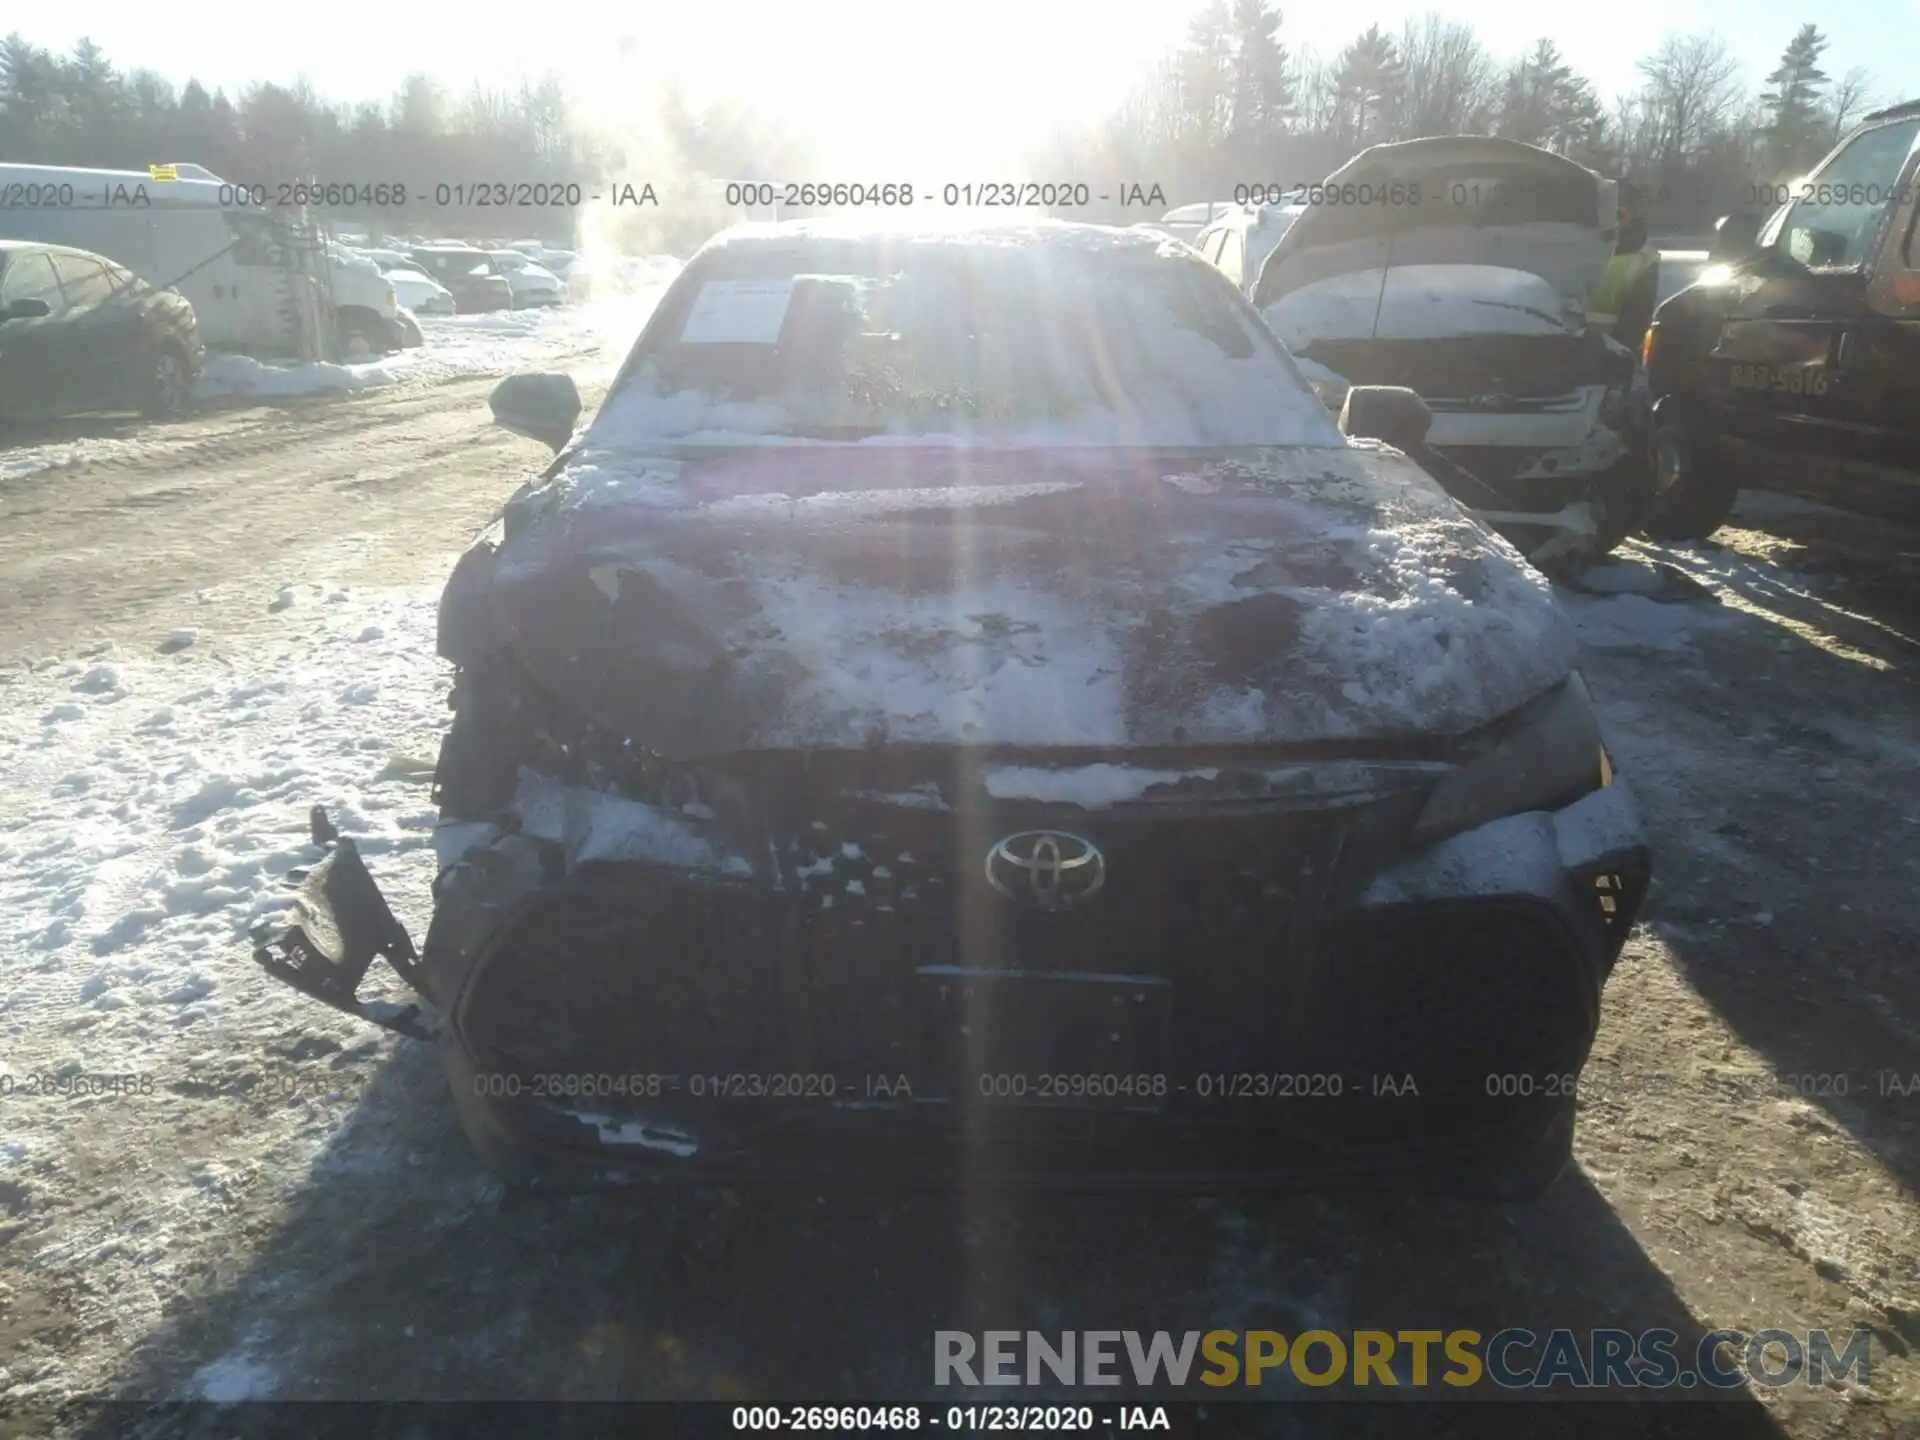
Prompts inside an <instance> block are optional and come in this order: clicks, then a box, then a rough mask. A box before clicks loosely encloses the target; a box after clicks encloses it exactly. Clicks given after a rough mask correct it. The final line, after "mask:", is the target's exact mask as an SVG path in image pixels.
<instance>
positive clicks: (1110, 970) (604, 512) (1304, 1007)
mask: <svg viewBox="0 0 1920 1440" xmlns="http://www.w3.org/2000/svg"><path fill="white" fill-rule="evenodd" d="M493 405H494V409H495V414H496V418H498V419H499V420H501V422H502V423H504V424H507V425H508V426H510V427H511V428H513V429H516V430H518V431H521V432H522V433H526V434H529V435H534V436H537V437H539V438H542V439H545V440H547V441H549V442H550V443H551V444H553V445H554V446H555V448H556V449H558V451H559V453H558V455H557V456H556V458H555V459H554V461H553V463H552V464H551V465H550V466H549V468H548V469H547V470H546V471H545V472H544V473H543V474H541V475H540V476H539V477H538V478H536V479H534V480H531V481H529V482H528V483H527V484H525V485H523V486H522V487H521V488H520V490H519V491H517V492H516V493H515V495H514V496H513V498H512V499H511V500H510V501H509V502H508V504H507V506H506V507H505V510H504V512H503V514H502V516H501V518H500V520H499V521H498V522H497V523H496V525H495V526H494V527H492V528H491V529H490V530H489V531H488V532H487V533H485V534H484V535H483V536H482V537H481V538H480V539H479V540H478V542H477V543H476V544H475V545H474V546H473V547H472V548H471V549H470V550H469V551H468V552H467V554H466V555H465V556H464V557H463V558H462V560H461V561H460V563H459V565H458V566H457V568H456V569H455V571H454V574H453V576H452V578H451V579H450V581H449V582H448V586H447V589H446V592H445V595H444V597H443V598H442V601H441V610H440V632H439V645H440V653H441V654H442V656H443V657H444V658H445V659H447V660H448V661H450V662H452V664H453V665H454V667H455V682H454V689H453V696H452V702H451V703H452V708H453V719H452V724H451V728H450V729H449V731H448V733H447V736H446V739H445V741H444V744H443V748H442V750H441V753H440V758H439V765H438V770H437V774H436V781H435V798H436V801H437V803H438V805H439V807H440V821H441V823H440V826H439V829H438V832H437V841H438V849H439V864H440V870H439V876H438V879H437V880H436V882H435V885H434V892H433V899H434V906H433V918H432V923H431V926H430V928H429V930H428V932H427V935H426V937H425V941H424V944H423V945H422V946H421V947H420V950H419V951H418V952H417V953H416V951H415V949H414V946H413V944H412V942H411V940H410V939H409V938H408V936H407V934H406V932H405V931H404V929H403V928H402V927H401V926H400V924H399V923H398V922H397V921H396V919H395V918H394V916H393V914H392V912H391V910H390V909H389V908H388V906H387V904H386V902H385V900H384V899H383V898H382V897H381V894H380V892H379V890H378V888H377V886H376V885H375V882H374V879H373V877H372V876H371V875H370V874H369V872H368V870H367V868H366V867H365V865H364V864H363V863H362V861H361V858H360V856H359V854H358V852H357V851H356V850H355V849H354V846H353V843H352V840H351V839H350V838H343V837H339V836H337V835H335V834H334V833H333V831H332V827H331V825H330V824H329V823H328V822H327V821H326V820H325V817H324V815H322V814H318V813H317V814H316V817H315V831H316V834H315V839H316V841H317V842H320V843H322V844H324V845H326V846H328V847H329V853H328V854H327V855H326V857H325V858H324V859H322V860H321V861H320V863H319V864H318V865H317V866H316V867H315V868H314V870H313V871H312V873H311V874H310V875H308V876H307V877H306V880H305V886H304V889H303V891H302V893H301V896H300V899H299V901H298V903H297V905H296V911H295V916H294V923H293V924H292V925H291V926H290V927H288V928H286V929H285V930H283V931H280V932H279V933H276V934H272V935H269V934H266V933H264V932H263V934H262V935H261V937H260V938H261V943H260V948H259V950H258V952H257V958H258V959H259V960H260V961H261V963H263V964H264V965H266V966H267V967H268V968H269V969H270V970H271V971H272V972H273V973H274V974H276V975H277V976H279V977H280V978H282V979H283V980H286V981H287V982H288V983H290V984H293V985H295V986H297V987H298V988H300V989H302V990H304V991H306V992H307V993H308V994H310V995H313V996H315V997H316V998H318V999H321V1000H324V1001H326V1002H327V1003H329V1004H332V1005H335V1006H337V1007H339V1008H342V1009H345V1010H348V1011H351V1012H353V1013H355V1014H359V1015H362V1016H364V1017H365V1018H367V1019H369V1020H373V1021H375V1022H376V1023H380V1024H385V1025H388V1026H389V1027H391V1028H395V1029H399V1030H402V1031H403V1032H405V1033H408V1034H412V1035H417V1036H420V1037H422V1038H424V1039H428V1040H430V1041H431V1042H432V1043H435V1044H437V1045H439V1046H440V1047H441V1049H442V1051H443V1053H444V1057H445V1061H446V1066H447V1069H448V1072H449V1075H450V1077H451V1081H452V1087H453V1092H454V1096H455V1098H456V1102H457V1106H458V1109H459V1112H460V1115H461V1118H462V1121H463V1123H464V1124H465V1126H466V1129H467V1131H468V1134H469V1136H470V1137H471V1139H472V1141H473V1142H474V1145H475V1148H476V1149H477V1150H478V1152H479V1153H480V1155H481V1156H482V1157H483V1158H484V1159H485V1160H486V1161H487V1162H488V1163H489V1164H490V1165H491V1166H493V1167H494V1168H496V1169H497V1170H498V1171H500V1172H501V1173H502V1174H504V1175H506V1176H508V1177H509V1178H511V1179H514V1180H516V1181H519V1182H524V1183H528V1184H533V1185H545V1184H552V1185H573V1184H592V1183H601V1182H612V1181H619V1180H633V1179H637V1178H652V1177H683V1178H684V1177H698V1178H700V1179H720V1178H725V1179H728V1180H740V1179H756V1178H758V1179H766V1180H770V1181H779V1182H799V1181H806V1182H809V1183H811V1182H815V1181H821V1180H830V1179H835V1178H840V1179H849V1180H851V1179H860V1180H869V1181H872V1182H874V1183H895V1182H902V1183H910V1184H936V1185H946V1184H956V1185H975V1184H983V1183H992V1182H1007V1183H1017V1184H1054V1183H1060V1184H1091V1185H1099V1186H1106V1185H1170V1186H1180V1187H1191V1186H1196V1185H1209V1184H1217V1183H1234V1184H1291V1183H1299V1182H1314V1183H1319V1182H1326V1181H1337V1180H1343V1179H1344V1180H1351V1179H1355V1178H1360V1177H1387V1176H1391V1177H1395V1178H1396V1179H1397V1181H1398V1182H1399V1183H1406V1184H1413V1185H1421V1186H1431V1187H1438V1188H1443V1189H1457V1190H1462V1191H1466V1192H1469V1193H1479V1194H1492V1195H1527V1194H1531V1193H1534V1192H1536V1191H1538V1190H1539V1189H1540V1188H1541V1187H1543V1186H1544V1185H1546V1184H1547V1183H1549V1182H1550V1181H1551V1180H1552V1179H1553V1178H1554V1177H1555V1176H1556V1175H1557V1174H1558V1173H1559V1172H1560V1171H1561V1169H1562V1168H1563V1166H1564V1165H1565V1163H1566V1159H1567V1156H1568V1155H1569V1153H1570V1145H1571V1137H1572V1127H1573V1115H1574V1107H1575V1098H1576V1089H1577V1079H1578V1076H1579V1073H1580V1070H1581V1068H1582V1066H1583V1064H1584V1062H1585V1060H1586V1058H1587V1053H1588V1050H1589V1047H1590V1045H1591V1043H1592V1041H1593V1037H1594V1034H1595V1030H1596V1027H1597V1025H1598V1022H1599V1010H1600V996H1601V991H1602V987H1603V985H1604V983H1605V981H1606V978H1607V975H1608V973H1609V971H1610V969H1611V968H1612V966H1613V963H1614V961H1615V959H1616V957H1617V956H1618V954H1619V952H1620V949H1621V946H1622V944H1623V942H1624V940H1625V937H1626V934H1627V931H1628V929H1629V927H1630V926H1631V925H1632V923H1633V920H1634V917H1635V915H1636V913H1637V911H1638V910H1639V907H1640V904H1641V900H1642V897H1643V896H1644V894H1645V891H1646V886H1647V880H1648V874H1649V860H1648V852H1647V848H1646V844H1645V841H1644V837H1643V834H1642V830H1641V825H1640V820H1639V818H1638V815H1637V812H1636V809H1635V806H1634V802H1633V800H1632V797H1631V795H1630V793H1629V791H1628V789H1627V788H1626V786H1625V785H1624V783H1623V782H1622V781H1621V779H1620V778H1618V777H1617V776H1616V775H1615V773H1614V770H1613V766H1612V762H1611V760H1610V758H1609V755H1608V752H1607V750H1606V749H1605V747H1604V745H1603V743H1602V740H1601V736H1600V732H1599V728H1598V725H1597V722H1596V718H1595V712H1594V706H1593V702H1592V700H1591V698H1590V697H1589V695H1588V692H1587V688H1586V685H1585V683H1584V682H1583V680H1582V679H1581V677H1580V675H1579V673H1578V671H1577V670H1576V669H1575V664H1574V662H1575V643H1574V639H1573V636H1572V634H1571V632H1570V627H1569V626H1568V624H1567V622H1566V620H1565V619H1564V617H1563V615H1562V613H1561V612H1560V610H1559V608H1558V606H1557V605H1556V603H1555V601H1554V599H1553V597H1552V595H1551V593H1550V591H1549V589H1548V584H1547V581H1546V580H1545V579H1544V578H1543V577H1542V576H1541V575H1540V574H1539V573H1538V572H1537V571H1535V570H1534V569H1532V568H1531V567H1529V566H1528V565H1527V564H1526V562H1525V561H1524V560H1523V559H1522V558H1521V556H1520V555H1519V553H1518V552H1517V551H1515V550H1514V549H1513V547H1512V546H1511V545H1510V544H1508V543H1507V542H1506V541H1504V540H1502V539H1500V538H1499V537H1497V536H1496V535H1494V534H1493V533H1491V532H1490V531H1489V530H1487V529H1486V528H1485V527H1484V526H1483V525H1482V524H1480V523H1479V522H1478V521H1476V520H1474V519H1473V518H1471V517H1470V516H1468V515H1467V514H1466V513H1465V512H1463V511H1462V510H1461V508H1460V507H1459V506H1458V505H1457V504H1456V503H1455V502H1454V501H1453V500H1452V499H1451V498H1449V497H1448V495H1447V494H1446V493H1445V492H1444V491H1443V490H1442V489H1441V487H1440V486H1439V485H1438V484H1437V483H1436V482H1435V481H1434V480H1433V478H1432V477H1431V476H1429V475H1428V474H1427V473H1426V472H1424V471H1423V470H1422V469H1421V468H1419V467H1418V466H1417V465H1415V464H1414V463H1413V462H1412V461H1411V460H1409V459H1408V458H1407V457H1406V455H1405V454H1404V453H1402V450H1401V449H1398V448H1395V447H1394V446H1392V445H1389V444H1387V443H1385V442H1386V439H1387V438H1390V437H1397V438H1400V439H1402V440H1403V441H1406V440H1407V439H1408V438H1409V437H1412V438H1413V439H1417V438H1418V435H1419V434H1420V433H1423V426H1424V423H1425V420H1426V419H1427V418H1430V417H1427V416H1426V415H1425V412H1424V407H1423V406H1421V404H1420V402H1419V401H1418V399H1417V398H1416V397H1414V396H1412V395H1410V394H1408V393H1407V392H1404V391H1383V390H1379V389H1369V388H1364V387H1363V388H1359V389H1356V390H1354V391H1353V392H1352V394H1351V395H1350V396H1349V398H1348V403H1347V406H1346V409H1345V410H1344V412H1343V414H1342V416H1341V417H1340V420H1339V422H1338V423H1336V420H1335V417H1334V416H1333V415H1331V414H1330V413H1329V412H1328V411H1327V410H1326V408H1325V407H1324V406H1323V405H1322V404H1321V403H1320V401H1319V400H1318V399H1317V398H1316V396H1315V395H1314V393H1313V392H1312V390H1311V389H1310V388H1309V387H1308V385H1307V384H1306V382H1305V381H1304V380H1303V379H1302V377H1301V374H1300V372H1299V370H1298V369H1297V367H1296V366H1295V365H1294V364H1293V362H1292V361H1291V359H1290V358H1289V357H1288V355H1287V353H1286V351H1285V350H1284V349H1283V348H1282V347H1281V345H1280V344H1279V343H1278V342H1277V341H1276V339H1275V338H1274V337H1273V335H1272V334H1271V332H1270V331H1268V330H1267V328H1266V327H1265V326H1264V325H1263V324H1262V323H1261V320H1260V317H1259V316H1258V314H1257V313H1256V312H1255V311H1254V310H1253V308H1252V307H1251V306H1250V305H1249V303H1248V302H1247V301H1246V299H1245V298H1244V297H1243V296H1242V295H1240V294H1239V292H1238V291H1236V290H1235V288H1234V287H1233V285H1232V284H1231V283H1229V282H1228V281H1227V280H1226V279H1224V278H1223V277H1221V276H1220V275H1219V274H1218V273H1217V272H1215V271H1214V270H1213V269H1212V268H1211V267H1209V266H1208V265H1206V264H1205V263H1204V262H1203V261H1202V260H1201V259H1200V258H1199V257H1198V256H1196V255H1194V254H1193V253H1192V252H1191V251H1188V250H1186V249H1185V247H1183V246H1180V245H1177V244H1175V243H1173V242H1171V241H1167V240H1164V239H1162V238H1158V237H1154V236H1150V235H1146V234H1142V233H1139V232H1128V231H1118V230H1111V229H1105V228H1100V227H1095V226H1085V225H1069V224H1061V223H1046V224H1029V225H1009V224H1005V223H1002V224H998V225H988V226H981V227H977V228H970V227H967V226H964V225H961V224H959V223H955V224H953V225H950V226H947V227H940V228H920V229H910V228H905V227H894V228H881V227H875V226H874V225H872V224H871V223H868V224H863V225H859V226H853V225H840V224H836V223H834V222H828V221H817V222H805V223H801V224H788V225H778V226H757V227H742V228H739V229H736V230H734V231H730V232H728V233H727V234H726V235H724V236H722V237H720V238H718V239H716V240H715V241H714V242H712V243H711V244H709V245H708V246H707V247H706V248H705V249H704V250H702V251H701V253H700V254H698V255H697V256H695V257H694V259H693V260H692V261H691V262H689V264H688V265H687V266H686V268H685V270H684V271H683V273H682V274H681V275H680V277H679V278H678V280H676V281H675V283H674V284H673V286H672V287H671V288H670V289H669V290H668V291H667V292H666V294H665V296H664V297H663V299H662V300H661V302H660V304H659V306H658V308H657V309H656V311H655V312H654V314H653V316H652V318H651V319H650V320H649V322H648V324H647V326H646V329H645V331H644V333H643V334H642V335H641V336H640V338H639V340H638V341H637V342H636V344H635V346H634V348H633V351H632V353H631V354H630V355H629V356H628V357H627V360H626V362H625V364H624V366H623V367H622V369H621V371H620V373H619V375H618V376H617V377H616V379H615V380H614V382H613V384H612V387H611V388H610V390H609V392H608V394H607V397H606V399H605V401H604V402H603V404H602V405H601V407H600V410H599V412H598V414H597V415H596V416H595V417H594V419H593V422H592V424H591V425H589V426H588V427H587V428H585V429H584V430H582V431H580V432H579V433H577V434H576V433H575V422H576V421H577V419H578V417H579V399H578V395H577V392H576V391H575V390H574V387H573V385H572V382H571V381H570V380H568V379H566V378H565V377H563V376H522V377H515V378H514V379H511V380H508V381H505V382H503V383H502V385H501V386H500V387H499V388H498V389H497V390H496V392H495V395H494V398H493ZM1367 436H1371V437H1373V438H1364V437H1367ZM377 956H384V957H385V958H386V959H387V961H388V962H389V963H390V964H391V965H392V966H393V968H394V969H396V970H397V971H398V972H399V973H400V974H401V976H402V977H403V978H404V979H405V980H406V981H407V982H408V983H409V984H410V985H411V986H412V987H413V988H414V990H415V991H417V992H418V997H419V998H418V1000H417V1001H415V1002H414V1003H410V1004H406V1005H399V1004H392V1003H387V1004H382V1003H380V1002H378V1001H375V1000H367V999H361V998H359V996H358V993H357V992H358V990H359V988H360V985H361V981H362V978H363V977H364V975H365V973H366V971H367V969H368V968H369V966H370V964H371V963H372V961H373V960H374V959H375V958H376V957H377Z"/></svg>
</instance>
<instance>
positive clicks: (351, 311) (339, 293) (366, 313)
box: [327, 241, 406, 360]
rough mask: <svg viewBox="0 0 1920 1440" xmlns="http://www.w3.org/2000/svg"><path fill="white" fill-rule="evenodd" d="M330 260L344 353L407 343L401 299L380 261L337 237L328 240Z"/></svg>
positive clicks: (363, 353) (377, 351) (355, 355)
mask: <svg viewBox="0 0 1920 1440" xmlns="http://www.w3.org/2000/svg"><path fill="white" fill-rule="evenodd" d="M327 261H328V281H329V285H330V288H331V290H332V294H333V309H334V325H335V329H336V331H337V338H336V343H337V344H338V346H339V353H340V355H341V357H342V358H344V359H348V360H357V359H365V358H366V357H368V356H372V355H390V354H392V353H393V352H394V351H395V350H398V349H400V348H401V347H402V346H403V345H405V343H406V332H405V327H403V326H402V325H401V324H400V320H399V315H398V311H399V308H400V300H399V297H398V295H397V294H396V292H395V290H394V286H393V283H392V282H391V281H390V280H388V279H387V277H386V276H385V275H383V274H382V273H381V271H380V267H379V265H378V264H376V263H375V262H374V261H373V260H371V259H369V258H368V257H367V256H365V255H362V254H361V253H360V252H358V251H357V250H353V249H351V248H350V247H348V246H345V245H341V244H339V243H337V242H334V241H329V242H328V244H327Z"/></svg>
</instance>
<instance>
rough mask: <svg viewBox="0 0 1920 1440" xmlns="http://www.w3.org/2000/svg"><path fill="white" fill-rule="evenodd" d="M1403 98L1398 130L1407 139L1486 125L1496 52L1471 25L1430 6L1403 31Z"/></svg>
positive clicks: (1492, 97)
mask: <svg viewBox="0 0 1920 1440" xmlns="http://www.w3.org/2000/svg"><path fill="white" fill-rule="evenodd" d="M1400 64H1401V78H1400V97H1399V98H1400V103H1399V106H1398V109H1397V113H1396V114H1395V117H1394V118H1395V130H1396V133H1397V134H1398V135H1399V136H1400V137H1401V138H1403V139H1411V138H1413V137H1416V136H1421V135H1458V134H1466V133H1471V132H1474V131H1478V130H1482V129H1484V128H1485V127H1486V126H1487V124H1488V122H1489V120H1490V118H1491V115H1492V112H1493V108H1494V104H1495V100H1496V96H1497V93H1498V88H1497V87H1498V79H1497V73H1496V70H1495V67H1494V63H1493V57H1492V56H1491V55H1489V54H1488V53H1487V47H1486V46H1484V45H1482V44H1481V43H1480V37H1479V36H1478V35H1476V34H1474V32H1473V27H1472V26H1470V25H1466V24H1463V23H1462V22H1461V21H1458V20H1449V19H1447V18H1446V16H1444V15H1441V14H1440V13H1438V12H1437V11H1428V12H1427V13H1426V14H1425V15H1423V16H1421V17H1420V18H1419V19H1417V20H1409V21H1407V22H1406V24H1405V25H1404V26H1402V27H1401V31H1400Z"/></svg>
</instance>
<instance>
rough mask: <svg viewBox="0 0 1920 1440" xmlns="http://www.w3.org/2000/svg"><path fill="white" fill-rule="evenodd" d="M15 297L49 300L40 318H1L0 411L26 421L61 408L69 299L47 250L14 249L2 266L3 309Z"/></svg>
mask: <svg viewBox="0 0 1920 1440" xmlns="http://www.w3.org/2000/svg"><path fill="white" fill-rule="evenodd" d="M16 300H41V301H44V302H46V305H47V310H48V313H47V314H45V315H43V316H39V317H36V318H31V319H28V318H22V319H18V320H0V413H4V414H5V415H6V416H7V417H8V418H9V419H14V420H25V419H32V418H40V417H44V416H49V415H52V414H56V413H58V411H57V406H58V404H59V389H60V387H59V384H58V377H59V376H60V375H61V374H62V372H63V371H64V370H65V369H66V360H65V358H64V354H63V352H64V350H65V346H66V341H67V331H66V318H67V317H66V301H65V300H64V299H62V298H61V294H60V280H59V277H58V276H56V275H55V274H54V273H53V262H52V261H51V260H49V259H48V258H47V253H46V252H45V251H44V250H15V251H13V252H12V253H11V254H9V255H8V256H7V264H6V269H5V270H4V271H0V314H4V313H5V310H6V307H8V306H10V305H12V304H13V302H14V301H16Z"/></svg>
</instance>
